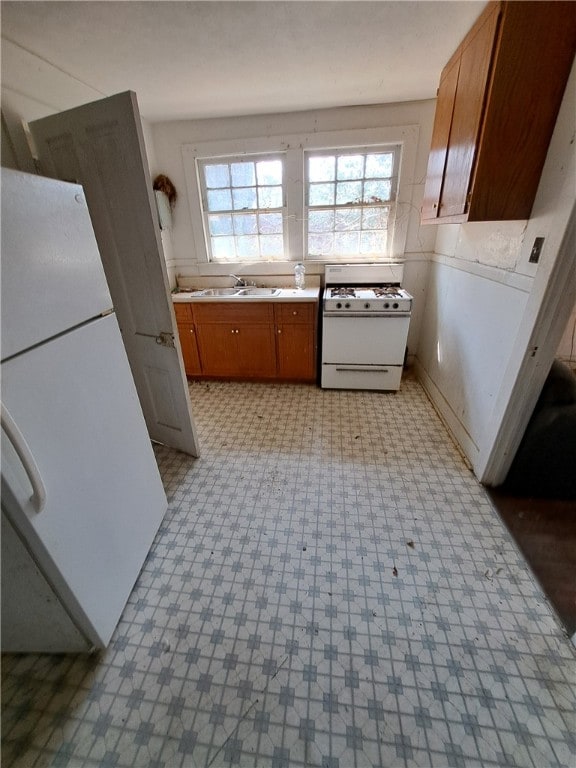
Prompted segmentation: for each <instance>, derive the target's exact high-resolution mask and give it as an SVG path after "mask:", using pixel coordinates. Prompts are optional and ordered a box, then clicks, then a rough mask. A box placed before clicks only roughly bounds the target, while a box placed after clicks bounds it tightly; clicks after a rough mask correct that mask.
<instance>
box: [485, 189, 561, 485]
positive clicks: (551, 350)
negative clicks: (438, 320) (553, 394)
mask: <svg viewBox="0 0 576 768" xmlns="http://www.w3.org/2000/svg"><path fill="white" fill-rule="evenodd" d="M572 196H573V192H572ZM575 254H576V202H574V201H573V202H572V206H571V209H569V213H568V221H567V223H566V226H565V228H564V231H563V234H562V239H561V243H560V247H559V249H558V252H557V255H556V257H555V258H554V259H553V263H552V264H551V266H550V269H549V270H545V269H542V268H541V269H539V270H538V272H537V273H536V276H535V278H534V285H533V288H532V291H531V293H530V297H529V299H528V304H527V306H526V309H525V312H524V316H523V318H522V321H521V323H520V331H519V334H518V338H517V340H516V347H515V352H514V355H513V358H512V359H511V360H510V362H509V364H508V370H507V372H506V376H505V378H504V383H503V385H502V387H501V389H500V392H499V394H498V398H497V401H496V403H495V407H494V411H493V417H492V419H491V423H492V424H495V423H497V424H498V425H499V426H498V427H497V429H496V430H495V431H494V432H493V435H492V436H491V437H490V439H489V440H485V441H484V444H483V445H482V446H481V449H480V456H479V462H478V477H479V479H480V481H481V482H482V483H483V484H485V485H488V486H498V485H501V484H502V483H503V482H504V480H505V479H506V475H507V474H508V470H509V469H510V466H511V464H512V461H513V459H514V456H515V455H516V452H517V450H518V447H519V445H520V442H521V440H522V437H523V436H524V432H525V431H526V427H527V426H528V423H529V421H530V418H531V416H532V413H533V411H534V407H535V405H536V402H537V400H538V398H539V396H540V393H541V391H542V387H543V386H544V382H545V381H546V377H547V376H548V373H549V371H550V368H551V366H552V363H553V361H554V358H555V356H556V350H557V349H558V345H559V344H560V340H561V338H562V334H563V332H564V329H565V328H566V324H567V322H568V320H569V318H570V315H571V313H572V311H573V309H574V298H575V296H576V256H575ZM542 267H544V265H542ZM520 355H521V360H520V361H519V364H518V357H519V356H520ZM514 370H516V371H517V372H516V374H514Z"/></svg>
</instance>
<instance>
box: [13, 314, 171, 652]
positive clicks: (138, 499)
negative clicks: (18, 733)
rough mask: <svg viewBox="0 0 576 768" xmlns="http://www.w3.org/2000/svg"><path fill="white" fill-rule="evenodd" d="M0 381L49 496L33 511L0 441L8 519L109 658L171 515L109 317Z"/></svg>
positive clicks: (18, 360) (24, 480)
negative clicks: (138, 581)
mask: <svg viewBox="0 0 576 768" xmlns="http://www.w3.org/2000/svg"><path fill="white" fill-rule="evenodd" d="M2 378H3V382H2V383H3V386H2V404H3V406H4V407H5V408H6V410H7V411H8V412H9V414H10V416H11V417H12V419H13V421H14V423H15V424H16V425H17V426H18V429H19V431H20V433H21V435H22V436H23V437H24V439H25V441H26V443H27V445H28V447H29V449H30V453H31V454H32V456H33V458H34V462H35V464H36V467H37V469H38V472H39V473H40V475H41V478H42V482H43V485H44V487H45V490H46V500H45V504H44V506H43V508H42V509H41V511H39V512H38V511H37V509H38V508H39V506H38V505H37V504H36V503H35V500H34V498H32V487H31V484H30V479H29V475H28V474H27V472H26V471H25V468H24V466H23V465H22V462H21V460H20V459H19V457H18V456H17V455H16V451H14V449H13V446H12V444H11V443H10V441H9V440H8V438H7V437H6V435H5V432H4V431H3V432H2V485H3V496H2V506H3V509H4V511H5V513H6V514H7V516H8V518H9V521H10V523H11V524H12V526H13V528H14V529H15V530H16V531H17V533H18V535H19V536H20V537H21V539H22V540H23V541H25V542H26V546H27V548H28V549H29V551H30V552H31V554H32V555H33V557H34V560H35V562H36V563H37V565H38V568H39V569H40V570H41V572H42V573H43V575H44V577H45V579H46V581H47V582H48V583H49V584H50V586H51V587H52V589H53V590H54V592H55V593H56V594H57V595H58V597H59V599H60V601H61V602H62V603H63V604H64V605H65V606H66V609H67V611H68V613H69V614H70V616H71V617H72V619H73V621H74V623H75V624H76V625H77V626H78V627H79V628H80V629H81V630H82V632H83V633H84V634H85V635H86V636H87V637H88V638H89V640H90V642H91V643H92V644H93V645H94V646H95V647H105V646H106V645H107V644H108V642H109V640H110V637H111V635H112V632H113V631H114V628H115V626H116V624H117V622H118V619H119V618H120V615H121V613H122V611H123V609H124V606H125V604H126V601H127V599H128V596H129V594H130V591H131V590H132V587H133V585H134V583H135V581H136V578H137V577H138V574H139V572H140V569H141V567H142V564H143V563H144V560H145V558H146V555H147V553H148V551H149V549H150V546H151V544H152V541H153V539H154V536H155V534H156V532H157V530H158V527H159V525H160V522H161V520H162V518H163V516H164V514H165V512H166V508H167V501H166V495H165V493H164V489H163V487H162V482H161V479H160V475H159V472H158V467H157V464H156V460H155V457H154V454H153V451H152V446H151V444H150V441H149V438H148V434H147V430H146V426H145V422H144V419H143V416H142V411H141V409H140V404H139V402H138V397H137V395H136V390H135V387H134V382H133V379H132V377H131V374H130V370H129V366H128V361H127V359H126V353H125V351H124V347H123V345H122V341H121V337H120V332H119V329H118V324H117V321H116V317H115V315H113V314H112V315H108V316H107V317H104V318H100V319H98V320H95V321H93V322H91V323H87V324H86V325H83V326H82V327H80V328H77V329H75V330H74V331H72V332H70V333H67V334H64V335H62V336H59V337H57V338H55V339H53V340H52V341H50V342H48V343H46V344H43V345H41V346H38V347H35V348H34V349H32V350H29V351H28V352H26V353H25V354H22V355H19V356H18V357H15V358H12V359H11V360H9V361H8V362H5V363H3V365H2ZM37 650H38V651H41V650H45V649H42V648H38V649H37Z"/></svg>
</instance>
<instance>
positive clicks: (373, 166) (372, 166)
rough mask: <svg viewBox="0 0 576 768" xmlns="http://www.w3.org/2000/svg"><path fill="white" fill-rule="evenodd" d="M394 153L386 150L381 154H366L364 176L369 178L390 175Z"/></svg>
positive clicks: (392, 168)
mask: <svg viewBox="0 0 576 768" xmlns="http://www.w3.org/2000/svg"><path fill="white" fill-rule="evenodd" d="M393 170H394V155H393V154H392V152H386V153H385V154H382V155H366V177H367V178H369V179H374V178H378V177H380V178H382V177H387V176H392V171H393Z"/></svg>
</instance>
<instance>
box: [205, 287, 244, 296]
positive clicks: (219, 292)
mask: <svg viewBox="0 0 576 768" xmlns="http://www.w3.org/2000/svg"><path fill="white" fill-rule="evenodd" d="M237 293H238V288H205V289H204V290H203V291H201V292H200V293H199V294H198V295H199V296H235V295H236V294H237Z"/></svg>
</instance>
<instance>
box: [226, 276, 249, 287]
mask: <svg viewBox="0 0 576 768" xmlns="http://www.w3.org/2000/svg"><path fill="white" fill-rule="evenodd" d="M228 277H233V278H234V280H236V285H235V286H234V287H235V288H243V287H244V286H246V285H248V283H247V282H246V280H244V278H243V277H238V275H233V274H230V275H228Z"/></svg>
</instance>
